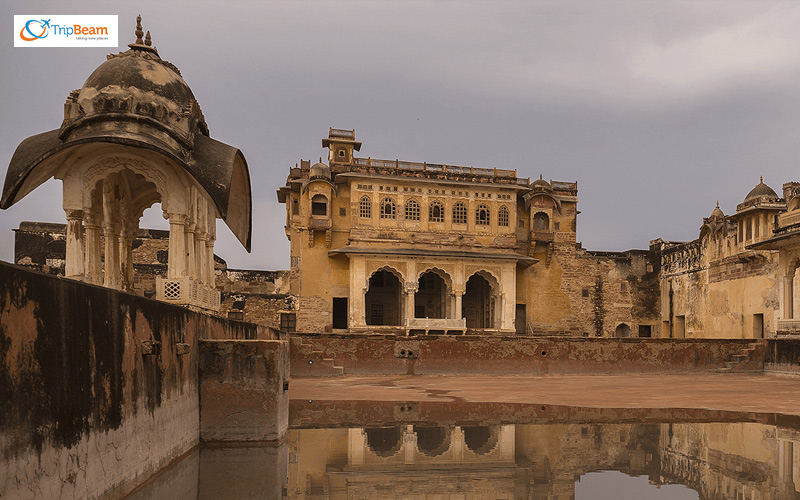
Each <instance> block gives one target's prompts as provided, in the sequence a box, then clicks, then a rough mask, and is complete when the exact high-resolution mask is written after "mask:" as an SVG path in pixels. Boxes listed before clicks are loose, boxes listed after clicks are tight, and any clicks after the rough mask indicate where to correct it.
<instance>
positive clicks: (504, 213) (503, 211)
mask: <svg viewBox="0 0 800 500" xmlns="http://www.w3.org/2000/svg"><path fill="white" fill-rule="evenodd" d="M497 224H499V225H501V226H506V227H508V207H507V206H505V205H503V206H502V207H500V211H499V212H498V213H497Z"/></svg>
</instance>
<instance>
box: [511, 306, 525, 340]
mask: <svg viewBox="0 0 800 500" xmlns="http://www.w3.org/2000/svg"><path fill="white" fill-rule="evenodd" d="M527 322H528V315H527V313H526V311H525V304H517V310H516V314H515V315H514V325H515V326H516V328H517V335H525V334H526V333H527V329H526V325H527Z"/></svg>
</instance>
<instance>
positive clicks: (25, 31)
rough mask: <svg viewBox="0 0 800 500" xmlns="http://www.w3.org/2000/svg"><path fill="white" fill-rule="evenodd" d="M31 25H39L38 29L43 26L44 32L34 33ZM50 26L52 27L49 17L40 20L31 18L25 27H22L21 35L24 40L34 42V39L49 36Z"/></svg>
mask: <svg viewBox="0 0 800 500" xmlns="http://www.w3.org/2000/svg"><path fill="white" fill-rule="evenodd" d="M31 25H34V27H36V26H37V25H38V27H37V28H36V31H39V29H38V28H39V27H41V28H42V32H41V33H39V34H38V35H37V34H36V33H34V32H33V31H32V30H31ZM49 27H50V20H49V19H47V20H45V19H42V20H40V21H37V20H36V19H31V20H30V21H28V22H27V23H25V27H24V28H22V30H20V32H19V37H20V38H22V39H23V40H25V41H26V42H32V41H34V40H38V39H40V38H44V37H46V36H47V28H49Z"/></svg>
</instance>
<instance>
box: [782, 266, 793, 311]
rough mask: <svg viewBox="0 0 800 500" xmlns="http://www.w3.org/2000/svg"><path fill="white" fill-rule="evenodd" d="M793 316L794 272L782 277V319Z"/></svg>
mask: <svg viewBox="0 0 800 500" xmlns="http://www.w3.org/2000/svg"><path fill="white" fill-rule="evenodd" d="M792 318H794V273H792V274H787V275H786V276H784V277H783V319H792Z"/></svg>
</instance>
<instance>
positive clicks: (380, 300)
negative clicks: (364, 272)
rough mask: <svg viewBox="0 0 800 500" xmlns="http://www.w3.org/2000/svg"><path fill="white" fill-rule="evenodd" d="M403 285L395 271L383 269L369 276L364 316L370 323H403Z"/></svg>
mask: <svg viewBox="0 0 800 500" xmlns="http://www.w3.org/2000/svg"><path fill="white" fill-rule="evenodd" d="M401 292H402V285H401V284H400V279H398V277H397V276H395V275H394V274H393V273H391V272H389V271H387V270H385V269H382V270H380V271H376V272H375V273H374V274H373V275H372V276H370V278H369V290H367V293H366V296H365V297H364V306H365V309H366V310H365V311H364V313H365V314H364V316H365V319H366V322H367V324H368V325H374V326H380V325H400V324H401V323H402V307H401V304H402V302H401V300H402V293H401Z"/></svg>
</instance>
